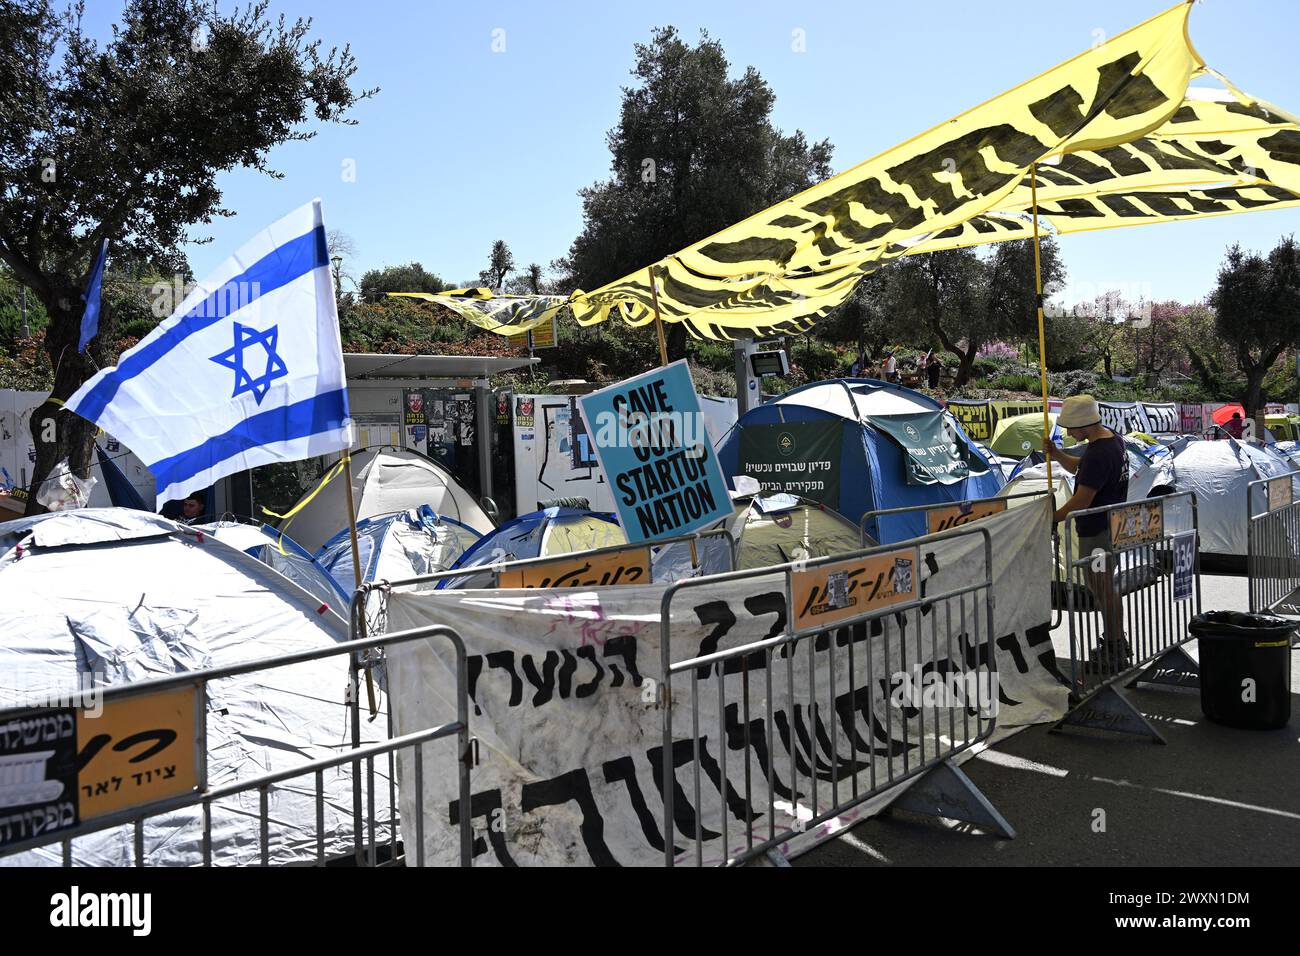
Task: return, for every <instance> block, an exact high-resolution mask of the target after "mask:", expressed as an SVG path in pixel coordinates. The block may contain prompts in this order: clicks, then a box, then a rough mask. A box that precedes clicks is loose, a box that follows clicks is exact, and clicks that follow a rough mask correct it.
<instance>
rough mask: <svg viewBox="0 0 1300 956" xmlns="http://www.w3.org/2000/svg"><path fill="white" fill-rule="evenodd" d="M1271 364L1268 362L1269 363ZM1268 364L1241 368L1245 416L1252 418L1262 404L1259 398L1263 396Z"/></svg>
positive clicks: (1261, 363)
mask: <svg viewBox="0 0 1300 956" xmlns="http://www.w3.org/2000/svg"><path fill="white" fill-rule="evenodd" d="M1271 364H1272V363H1269V365H1271ZM1269 365H1265V364H1264V363H1263V362H1260V363H1259V364H1258V365H1253V366H1251V367H1250V368H1247V369H1244V370H1243V371H1245V373H1246V395H1245V399H1244V400H1243V401H1242V404H1243V405H1245V406H1246V417H1247V418H1254V417H1255V415H1256V413H1257V412H1258V411H1259V410H1260V409H1261V408H1262V406H1263V403H1262V402H1261V401H1260V399H1261V398H1262V397H1263V396H1262V392H1263V390H1264V376H1265V375H1267V374H1268V370H1269ZM1260 437H1261V438H1263V437H1264V436H1263V435H1262V434H1261V435H1260Z"/></svg>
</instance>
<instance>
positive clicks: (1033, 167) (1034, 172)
mask: <svg viewBox="0 0 1300 956" xmlns="http://www.w3.org/2000/svg"><path fill="white" fill-rule="evenodd" d="M1029 190H1030V194H1031V196H1032V201H1033V206H1034V293H1035V295H1034V300H1035V302H1037V304H1038V377H1039V379H1040V380H1041V382H1042V386H1043V449H1044V457H1045V458H1047V490H1048V491H1049V492H1051V494H1052V502H1053V505H1055V502H1056V488H1055V487H1054V486H1053V485H1052V459H1051V458H1050V457H1047V455H1046V449H1047V443H1048V442H1050V441H1051V440H1052V419H1051V416H1050V415H1049V414H1048V412H1047V334H1046V332H1045V331H1044V329H1043V266H1042V260H1041V256H1040V254H1039V251H1038V164H1037V163H1031V164H1030V166H1029Z"/></svg>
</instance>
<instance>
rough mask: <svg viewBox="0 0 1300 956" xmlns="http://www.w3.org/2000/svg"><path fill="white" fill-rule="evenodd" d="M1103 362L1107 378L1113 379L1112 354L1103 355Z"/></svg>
mask: <svg viewBox="0 0 1300 956" xmlns="http://www.w3.org/2000/svg"><path fill="white" fill-rule="evenodd" d="M1101 361H1102V368H1104V369H1105V370H1106V377H1107V378H1111V377H1112V376H1111V374H1110V353H1109V352H1106V353H1105V354H1103V355H1102V357H1101Z"/></svg>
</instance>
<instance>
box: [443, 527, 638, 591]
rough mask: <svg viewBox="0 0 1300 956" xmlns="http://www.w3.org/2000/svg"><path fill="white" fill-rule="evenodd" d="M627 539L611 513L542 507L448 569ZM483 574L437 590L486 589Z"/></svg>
mask: <svg viewBox="0 0 1300 956" xmlns="http://www.w3.org/2000/svg"><path fill="white" fill-rule="evenodd" d="M626 543H627V537H626V535H624V534H623V529H622V528H621V527H619V525H618V522H617V520H616V519H615V518H614V516H613V515H612V514H608V513H605V512H599V511H588V510H587V509H585V508H567V507H556V508H543V509H542V510H541V511H532V512H529V513H528V514H524V515H520V516H519V517H518V518H515V519H513V520H512V521H507V522H506V523H505V524H503V525H502V526H501V527H499V528H497V529H496V531H493V532H492V533H491V534H485V535H484V536H483V537H481V538H479V539H478V541H476V542H475V543H474V545H473V547H470V548H467V549H466V550H465V553H464V554H462V555H461V556H460V558H459V560H457V561H456V563H455V564H454V565H452V570H459V569H461V568H465V569H470V568H476V567H478V566H479V565H483V564H493V563H495V562H498V561H521V560H523V559H525V558H538V557H545V556H547V555H554V554H570V553H573V552H575V551H594V550H596V549H597V548H609V547H614V546H615V545H620V544H626ZM489 580H490V579H489V578H488V577H487V576H485V575H482V574H480V575H477V576H471V575H466V576H465V577H460V578H446V579H444V580H442V581H440V582H438V587H439V588H449V589H459V588H475V587H488V586H490V584H489Z"/></svg>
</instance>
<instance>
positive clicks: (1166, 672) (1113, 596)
mask: <svg viewBox="0 0 1300 956" xmlns="http://www.w3.org/2000/svg"><path fill="white" fill-rule="evenodd" d="M1088 517H1092V518H1095V519H1100V523H1101V524H1102V526H1103V531H1102V532H1100V533H1099V534H1097V535H1091V536H1085V537H1083V538H1077V536H1076V535H1077V527H1078V525H1077V523H1078V521H1079V519H1081V518H1088ZM1093 523H1094V522H1089V525H1090V526H1091V525H1092V524H1093ZM1063 524H1064V531H1063V533H1062V538H1063V539H1064V540H1065V553H1066V566H1065V570H1066V612H1067V613H1066V617H1067V619H1068V621H1069V636H1070V674H1069V676H1070V681H1071V687H1072V689H1071V705H1072V706H1071V709H1070V711H1069V713H1067V714H1066V716H1065V717H1064V718H1063V719H1062V720H1061V721H1060V722H1059V723H1058V724H1057V725H1056V727H1055V728H1053V729H1054V730H1059V729H1061V728H1062V727H1065V726H1076V727H1091V728H1095V729H1103V730H1112V731H1117V732H1120V733H1129V734H1138V735H1142V736H1150V737H1152V738H1153V739H1154V740H1155V741H1157V742H1159V743H1164V738H1163V737H1162V736H1161V735H1160V733H1159V732H1158V731H1156V730H1155V728H1154V727H1152V726H1151V724H1150V723H1148V722H1147V720H1146V719H1145V718H1144V717H1143V716H1142V714H1141V713H1140V712H1139V711H1138V709H1137V708H1136V707H1134V706H1133V704H1131V703H1130V702H1129V700H1128V699H1127V698H1126V697H1125V696H1124V695H1123V694H1121V693H1120V692H1119V690H1118V689H1117V688H1116V686H1115V685H1116V684H1117V683H1118V682H1119V681H1120V680H1121V679H1123V678H1125V677H1127V676H1129V675H1132V674H1133V673H1134V671H1137V670H1138V669H1139V668H1144V670H1142V672H1141V673H1139V674H1137V675H1136V676H1134V677H1133V678H1132V679H1131V680H1130V681H1129V683H1128V686H1129V687H1133V686H1135V685H1137V684H1151V685H1157V686H1165V687H1174V688H1183V689H1190V688H1195V687H1197V686H1199V669H1198V667H1197V664H1196V661H1195V660H1193V659H1192V658H1191V657H1190V656H1188V654H1187V652H1186V651H1185V650H1184V649H1183V644H1185V643H1186V642H1187V641H1188V640H1189V639H1190V637H1191V635H1190V632H1189V631H1188V625H1189V623H1190V622H1191V619H1192V617H1193V616H1194V615H1196V614H1197V613H1199V612H1200V607H1201V582H1200V552H1199V548H1198V540H1199V539H1198V530H1199V527H1198V523H1197V510H1196V497H1195V495H1194V494H1192V493H1191V492H1186V491H1183V492H1176V493H1174V494H1169V495H1165V496H1162V497H1157V498H1148V499H1145V500H1142V501H1135V502H1126V503H1122V504H1116V505H1105V506H1101V507H1097V508H1087V509H1083V510H1080V511H1075V512H1072V513H1071V514H1069V515H1067V516H1066V519H1065V521H1064V522H1063ZM1076 540H1078V541H1079V542H1080V543H1079V548H1080V549H1087V553H1081V554H1076V553H1075V550H1076V547H1075V541H1076ZM1102 544H1104V547H1102V546H1101V545H1102Z"/></svg>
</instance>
